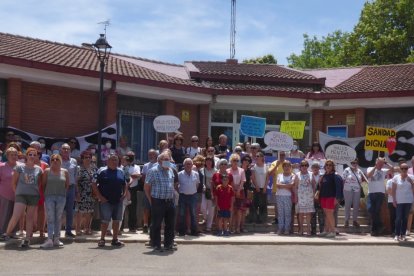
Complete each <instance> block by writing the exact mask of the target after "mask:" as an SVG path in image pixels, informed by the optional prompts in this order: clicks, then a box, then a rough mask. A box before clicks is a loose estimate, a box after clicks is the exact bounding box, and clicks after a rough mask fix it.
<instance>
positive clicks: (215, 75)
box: [189, 61, 324, 84]
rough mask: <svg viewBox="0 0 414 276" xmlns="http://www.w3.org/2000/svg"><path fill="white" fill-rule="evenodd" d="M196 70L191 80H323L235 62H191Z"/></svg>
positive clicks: (278, 67)
mask: <svg viewBox="0 0 414 276" xmlns="http://www.w3.org/2000/svg"><path fill="white" fill-rule="evenodd" d="M191 64H192V65H194V66H195V67H196V69H197V70H194V71H192V70H189V72H190V76H191V77H192V78H200V79H204V80H223V79H227V80H236V81H237V80H238V81H242V82H243V81H254V82H261V81H265V82H270V83H293V82H299V83H309V84H323V83H324V78H316V77H314V76H312V75H310V74H306V73H303V72H300V71H297V70H293V69H290V68H286V67H283V66H279V65H273V64H245V63H235V62H203V61H192V62H191Z"/></svg>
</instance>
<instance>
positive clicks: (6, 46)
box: [0, 33, 199, 86]
mask: <svg viewBox="0 0 414 276" xmlns="http://www.w3.org/2000/svg"><path fill="white" fill-rule="evenodd" d="M11 59H13V60H14V61H15V62H16V60H20V64H26V65H28V66H30V67H36V68H45V67H46V68H49V69H52V67H54V68H59V70H57V71H62V72H65V69H70V70H69V71H70V72H72V73H74V72H76V71H77V72H78V73H79V74H81V75H84V73H85V71H90V74H89V75H90V76H92V75H93V76H97V73H98V72H99V62H98V60H97V58H96V56H95V53H94V52H93V51H92V49H90V48H85V47H78V46H74V45H68V44H62V43H57V42H51V41H47V40H40V39H33V38H29V37H22V36H16V35H11V34H5V33H0V62H1V61H3V62H4V61H5V60H8V61H10V62H11ZM105 70H106V71H105V74H106V75H105V77H106V78H111V79H112V78H113V77H115V79H116V77H122V78H124V79H130V78H138V79H142V80H148V81H155V82H163V83H173V84H181V85H189V86H199V84H198V83H197V82H194V81H191V80H188V79H187V80H186V79H182V78H177V77H173V76H170V75H167V74H164V73H161V72H159V71H156V70H152V69H149V68H146V67H143V66H139V65H137V64H134V63H133V62H129V61H127V60H125V58H124V57H122V58H118V57H117V55H116V54H111V55H110V57H109V60H108V64H107V66H106V69H105Z"/></svg>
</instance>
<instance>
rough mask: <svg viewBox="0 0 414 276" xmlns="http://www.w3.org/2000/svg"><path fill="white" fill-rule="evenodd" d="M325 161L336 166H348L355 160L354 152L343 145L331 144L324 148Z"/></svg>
mask: <svg viewBox="0 0 414 276" xmlns="http://www.w3.org/2000/svg"><path fill="white" fill-rule="evenodd" d="M325 157H326V159H331V160H333V161H334V162H335V163H338V164H348V165H349V164H350V163H351V161H354V160H355V158H356V151H355V150H354V149H353V148H351V147H349V146H345V145H340V144H333V145H330V146H328V147H327V148H326V151H325Z"/></svg>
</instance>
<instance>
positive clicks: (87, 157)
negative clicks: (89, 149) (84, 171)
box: [82, 156, 92, 159]
mask: <svg viewBox="0 0 414 276" xmlns="http://www.w3.org/2000/svg"><path fill="white" fill-rule="evenodd" d="M91 158H92V157H90V156H84V157H83V158H82V159H91Z"/></svg>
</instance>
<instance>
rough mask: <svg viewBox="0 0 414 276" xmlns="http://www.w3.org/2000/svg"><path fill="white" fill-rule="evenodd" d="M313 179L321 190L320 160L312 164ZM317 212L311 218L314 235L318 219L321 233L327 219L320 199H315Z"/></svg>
mask: <svg viewBox="0 0 414 276" xmlns="http://www.w3.org/2000/svg"><path fill="white" fill-rule="evenodd" d="M311 170H312V173H311V181H312V182H314V184H315V189H316V190H319V181H320V178H321V175H320V172H319V163H318V162H314V163H312V165H311ZM314 206H315V212H314V213H312V218H311V233H312V236H315V235H316V219H317V220H318V223H319V233H322V232H323V228H324V225H325V219H324V216H323V210H322V208H321V205H320V204H319V201H316V200H315V205H314Z"/></svg>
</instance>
